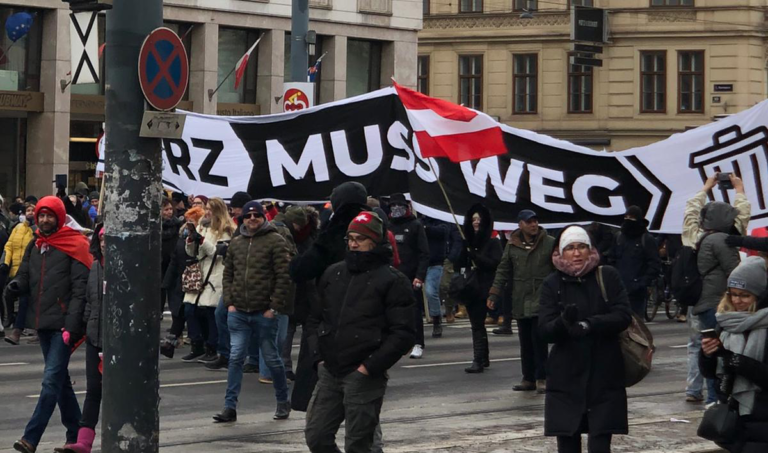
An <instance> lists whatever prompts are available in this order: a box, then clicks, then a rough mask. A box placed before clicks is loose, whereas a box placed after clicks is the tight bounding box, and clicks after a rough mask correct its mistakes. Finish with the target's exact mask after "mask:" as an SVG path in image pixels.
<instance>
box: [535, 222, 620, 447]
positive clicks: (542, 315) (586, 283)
mask: <svg viewBox="0 0 768 453" xmlns="http://www.w3.org/2000/svg"><path fill="white" fill-rule="evenodd" d="M557 244H558V246H557V247H556V248H555V250H554V252H553V253H552V262H553V264H554V265H555V268H556V269H557V271H555V272H554V273H552V274H551V275H550V276H549V277H547V279H546V280H545V281H544V285H543V288H542V293H541V301H540V303H539V332H540V334H541V336H542V337H543V338H544V340H545V341H547V342H548V343H553V344H554V346H553V347H552V351H551V352H550V356H549V373H547V394H546V400H545V409H544V434H545V435H547V436H557V451H558V453H571V452H573V453H577V452H578V453H580V452H581V434H582V433H588V434H589V452H590V453H608V452H610V451H611V437H612V435H614V434H627V432H628V423H627V393H626V390H625V388H624V362H623V358H622V357H623V356H622V353H621V347H620V345H619V334H620V333H621V332H622V331H624V330H625V329H626V328H627V327H628V326H629V324H630V323H631V320H632V311H631V309H630V306H629V302H628V300H627V293H626V291H625V289H624V285H623V283H622V281H621V276H620V275H619V273H618V272H617V271H616V269H614V268H612V267H609V266H603V267H601V268H599V267H598V266H599V264H600V254H599V253H598V251H597V249H596V248H594V247H593V246H592V239H591V238H590V236H589V234H588V233H587V231H586V230H585V229H584V228H582V227H580V226H571V227H568V228H566V229H564V230H563V232H562V233H561V234H560V238H559V240H558V243H557ZM598 273H599V274H600V275H601V278H602V281H603V285H604V287H605V292H606V295H607V300H605V299H604V298H603V295H602V291H601V289H600V283H599V281H598Z"/></svg>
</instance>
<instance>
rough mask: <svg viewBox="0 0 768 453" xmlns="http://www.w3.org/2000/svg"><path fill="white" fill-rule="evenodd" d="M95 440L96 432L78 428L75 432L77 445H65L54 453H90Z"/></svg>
mask: <svg viewBox="0 0 768 453" xmlns="http://www.w3.org/2000/svg"><path fill="white" fill-rule="evenodd" d="M95 438H96V432H95V431H94V430H92V429H91V428H80V430H79V431H78V432H77V443H76V444H67V445H64V446H63V447H62V448H57V449H55V450H54V451H56V452H58V453H91V448H92V447H93V439H95Z"/></svg>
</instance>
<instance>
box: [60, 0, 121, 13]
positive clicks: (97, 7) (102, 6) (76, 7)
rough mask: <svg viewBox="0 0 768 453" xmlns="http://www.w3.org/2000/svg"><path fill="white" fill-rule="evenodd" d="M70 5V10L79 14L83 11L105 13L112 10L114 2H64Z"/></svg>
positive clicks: (95, 0) (66, 0) (74, 0)
mask: <svg viewBox="0 0 768 453" xmlns="http://www.w3.org/2000/svg"><path fill="white" fill-rule="evenodd" d="M62 1H63V2H64V3H69V9H70V10H72V12H75V13H79V12H83V11H104V10H107V9H112V0H62Z"/></svg>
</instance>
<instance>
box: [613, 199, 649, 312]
mask: <svg viewBox="0 0 768 453" xmlns="http://www.w3.org/2000/svg"><path fill="white" fill-rule="evenodd" d="M613 259H614V260H615V264H614V266H615V267H616V270H618V271H619V274H620V275H621V279H622V281H623V282H624V287H625V288H627V297H628V298H629V304H630V305H631V306H632V311H634V312H635V314H636V315H637V316H640V317H641V318H642V317H643V315H644V314H645V304H646V301H647V299H648V286H650V285H651V283H652V282H653V281H654V280H655V279H657V278H658V277H659V273H660V272H661V258H659V248H658V245H657V244H656V240H655V239H654V238H653V236H651V235H650V234H649V233H648V229H647V224H646V220H645V218H643V211H642V209H640V208H639V207H637V206H630V207H629V209H627V213H626V214H625V215H624V223H622V224H621V233H620V234H619V235H618V237H617V238H616V244H615V246H614V249H613Z"/></svg>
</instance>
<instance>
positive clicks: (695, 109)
mask: <svg viewBox="0 0 768 453" xmlns="http://www.w3.org/2000/svg"><path fill="white" fill-rule="evenodd" d="M677 68H678V69H677V70H678V81H677V85H678V86H677V98H678V111H679V112H680V113H703V112H704V51H685V52H678V54H677Z"/></svg>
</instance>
